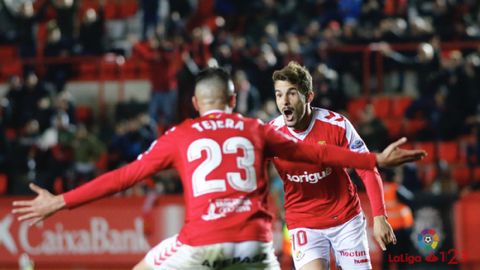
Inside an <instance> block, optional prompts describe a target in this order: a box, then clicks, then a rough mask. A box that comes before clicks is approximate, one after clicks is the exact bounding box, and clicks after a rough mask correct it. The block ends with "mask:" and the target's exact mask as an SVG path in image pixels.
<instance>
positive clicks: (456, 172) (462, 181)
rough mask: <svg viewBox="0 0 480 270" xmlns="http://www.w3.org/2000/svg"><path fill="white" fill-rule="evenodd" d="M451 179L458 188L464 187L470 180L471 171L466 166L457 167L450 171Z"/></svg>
mask: <svg viewBox="0 0 480 270" xmlns="http://www.w3.org/2000/svg"><path fill="white" fill-rule="evenodd" d="M452 178H453V180H454V181H455V182H456V183H457V185H458V186H459V187H464V186H466V185H467V184H468V183H470V181H471V179H472V171H471V170H470V168H468V167H466V166H457V167H455V168H453V169H452Z"/></svg>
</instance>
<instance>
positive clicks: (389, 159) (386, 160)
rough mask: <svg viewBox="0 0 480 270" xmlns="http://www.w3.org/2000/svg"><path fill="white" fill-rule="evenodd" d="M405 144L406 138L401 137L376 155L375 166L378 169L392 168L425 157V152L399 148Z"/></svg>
mask: <svg viewBox="0 0 480 270" xmlns="http://www.w3.org/2000/svg"><path fill="white" fill-rule="evenodd" d="M405 142H407V138H405V137H403V138H401V139H399V140H397V141H396V142H393V143H391V144H390V145H389V146H387V147H386V148H385V149H384V150H383V152H382V153H377V165H378V166H380V167H394V166H398V165H401V164H404V163H407V162H412V161H417V160H420V159H422V158H424V157H425V156H426V155H427V152H425V151H424V150H418V149H415V150H407V149H402V148H399V146H400V145H402V144H404V143H405Z"/></svg>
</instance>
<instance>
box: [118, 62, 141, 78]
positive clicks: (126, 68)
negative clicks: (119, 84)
mask: <svg viewBox="0 0 480 270" xmlns="http://www.w3.org/2000/svg"><path fill="white" fill-rule="evenodd" d="M120 71H121V74H122V76H123V78H124V79H130V80H131V79H137V78H138V74H137V73H138V64H137V61H135V60H133V61H131V60H127V61H125V64H123V65H122V66H121V67H120Z"/></svg>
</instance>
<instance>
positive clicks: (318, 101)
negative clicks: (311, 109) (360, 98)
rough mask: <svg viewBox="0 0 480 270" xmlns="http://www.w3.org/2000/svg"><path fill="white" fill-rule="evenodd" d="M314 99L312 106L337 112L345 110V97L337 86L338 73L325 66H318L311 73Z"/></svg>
mask: <svg viewBox="0 0 480 270" xmlns="http://www.w3.org/2000/svg"><path fill="white" fill-rule="evenodd" d="M312 80H313V85H315V86H316V88H315V97H314V99H313V101H312V105H313V106H316V107H321V108H325V109H329V110H332V111H339V110H343V109H345V105H346V97H345V94H344V92H343V90H342V89H341V88H340V86H339V78H338V73H337V72H336V71H335V70H333V69H331V68H329V67H328V66H327V65H326V64H323V63H322V64H318V65H317V66H316V68H315V69H314V71H313V72H312Z"/></svg>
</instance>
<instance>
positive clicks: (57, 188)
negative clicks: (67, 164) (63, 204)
mask: <svg viewBox="0 0 480 270" xmlns="http://www.w3.org/2000/svg"><path fill="white" fill-rule="evenodd" d="M53 191H54V192H55V194H62V193H63V191H64V190H63V179H62V178H61V177H57V178H55V180H54V182H53Z"/></svg>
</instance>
